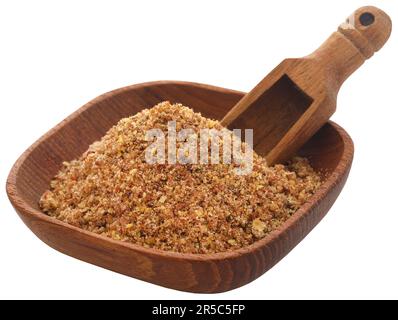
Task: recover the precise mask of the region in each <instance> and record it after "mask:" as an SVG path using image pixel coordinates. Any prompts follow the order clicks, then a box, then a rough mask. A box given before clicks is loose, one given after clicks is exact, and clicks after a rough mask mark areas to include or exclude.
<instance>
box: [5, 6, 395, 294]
mask: <svg viewBox="0 0 398 320" xmlns="http://www.w3.org/2000/svg"><path fill="white" fill-rule="evenodd" d="M367 4H369V3H366V2H364V1H360V0H358V1H357V0H350V1H349V0H345V1H330V0H329V1H315V0H314V1H305V0H301V1H282V0H278V1H247V0H245V1H232V0H229V1H214V0H211V1H205V0H202V1H172V0H168V1H148V0H145V1H140V2H138V1H137V2H135V1H98V0H95V1H70V0H69V1H42V0H36V1H18V0H17V1H15V0H14V1H7V2H6V1H2V2H1V4H0V121H1V123H0V130H1V132H0V137H1V138H0V141H1V146H0V150H1V151H0V152H1V166H0V179H1V184H2V185H3V187H2V191H1V193H0V197H1V198H0V200H1V208H2V209H1V215H0V223H1V231H0V298H110V299H113V298H120V299H124V298H126V299H149V298H153V299H156V298H158V299H163V298H168V299H196V298H208V299H277V298H288V299H290V298H303V299H307V298H319V299H323V298H343V299H344V298H398V289H397V288H398V273H397V270H398V248H397V247H398V231H397V230H398V209H397V208H398V206H397V186H398V174H397V159H398V153H397V142H396V137H397V133H398V127H397V125H396V119H397V117H398V111H397V107H398V106H397V100H396V97H397V89H398V88H397V71H398V70H397V62H396V61H397V56H398V41H397V40H398V39H397V33H396V32H393V34H392V36H391V38H390V40H389V43H387V45H386V46H385V47H384V48H383V50H382V51H381V52H379V53H377V54H376V55H375V56H374V57H372V58H371V60H370V61H368V62H367V63H366V64H365V65H364V66H363V67H361V69H359V70H358V71H357V72H356V73H355V74H354V75H352V77H351V78H350V79H349V80H348V81H347V82H346V83H345V85H344V87H343V88H342V90H341V92H340V94H339V99H338V109H337V112H336V114H335V115H334V116H333V120H334V121H336V122H338V123H339V124H340V125H342V126H343V127H344V128H345V129H346V130H347V131H348V132H349V133H350V135H351V136H352V138H353V140H354V142H355V147H356V153H355V160H354V164H353V168H352V172H351V175H350V177H349V180H348V182H347V185H346V187H345V189H344V190H343V192H342V194H341V196H340V197H339V199H338V200H337V202H336V204H335V205H334V206H333V208H332V209H331V210H330V212H329V214H328V215H327V217H326V218H325V219H324V220H323V221H322V222H321V223H320V224H319V225H318V227H316V228H315V229H314V231H313V232H311V233H310V235H309V236H308V237H307V238H306V239H305V240H304V241H302V242H301V243H300V244H299V245H298V246H297V247H296V248H295V249H294V250H293V251H292V252H291V253H290V254H289V255H288V256H287V257H286V258H284V259H283V260H282V261H281V262H280V263H279V264H278V265H277V266H275V267H274V268H273V269H272V270H270V271H269V272H267V273H266V274H265V275H264V276H262V277H261V278H259V279H257V280H256V281H254V282H252V283H250V284H248V285H246V286H244V287H242V288H239V289H236V290H233V291H230V292H227V293H223V294H217V295H195V294H190V293H184V292H177V291H174V290H170V289H165V288H161V287H158V286H155V285H152V284H148V283H145V282H142V281H139V280H135V279H132V278H128V277H125V276H122V275H119V274H117V273H113V272H111V271H107V270H104V269H101V268H99V267H96V266H93V265H90V264H87V263H84V262H81V261H78V260H76V259H73V258H70V257H67V256H65V255H63V254H61V253H58V252H56V251H54V250H53V249H51V248H49V247H48V246H46V245H45V244H43V243H42V242H41V241H40V240H38V239H37V238H36V237H35V236H34V235H33V233H31V232H30V231H29V230H28V229H27V228H26V227H25V225H24V224H23V223H22V221H21V220H20V219H19V218H18V216H17V214H16V213H15V212H14V210H13V209H12V207H11V205H10V203H9V201H8V199H7V197H6V193H5V181H6V177H7V174H8V172H9V170H10V169H11V166H12V164H13V163H14V161H15V160H16V159H17V157H18V156H19V155H20V154H21V153H22V152H23V151H24V150H25V149H26V148H27V147H28V146H29V145H30V144H31V143H33V142H34V141H35V140H36V139H37V138H39V137H40V136H41V135H42V134H44V133H45V132H46V131H47V130H48V129H50V128H51V127H53V126H54V125H55V124H57V123H58V122H60V121H61V120H62V119H64V118H65V117H66V116H67V115H69V114H70V113H71V112H73V111H74V110H76V109H77V108H78V107H80V106H81V105H83V104H84V103H86V102H87V101H89V100H91V99H92V98H94V97H96V96H97V95H99V94H101V93H103V92H106V91H109V90H111V89H115V88H118V87H121V86H125V85H129V84H134V83H139V82H144V81H152V80H161V79H172V80H187V81H195V82H203V83H208V84H213V85H217V86H222V87H227V88H233V89H238V90H246V91H247V90H250V89H251V88H252V87H253V86H254V85H255V84H256V83H257V82H258V81H259V80H260V79H262V77H263V76H265V75H266V74H267V73H268V72H269V71H270V70H271V69H272V68H273V67H274V66H276V65H277V64H278V63H279V62H280V61H281V60H282V59H283V58H285V57H300V56H303V55H306V54H308V53H310V52H311V51H312V50H314V49H315V48H316V47H317V46H318V45H320V44H321V42H323V40H325V39H326V38H327V37H328V36H329V34H330V33H331V32H332V31H334V30H335V29H336V28H337V26H338V25H339V23H340V22H342V21H343V20H344V19H345V18H346V16H348V15H349V14H350V13H351V12H352V11H354V10H355V9H356V8H357V7H360V6H362V5H367ZM371 4H373V5H376V6H379V7H380V8H382V9H384V10H385V11H386V12H388V13H389V14H390V15H391V17H392V19H393V21H395V22H396V23H397V22H398V1H396V0H383V1H381V0H378V1H377V0H373V2H372V3H371Z"/></svg>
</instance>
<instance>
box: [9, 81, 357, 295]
mask: <svg viewBox="0 0 398 320" xmlns="http://www.w3.org/2000/svg"><path fill="white" fill-rule="evenodd" d="M243 95H244V93H242V92H238V91H233V90H228V89H222V88H217V87H213V86H208V85H203V84H197V83H188V82H175V81H160V82H152V83H144V84H137V85H133V86H129V87H125V88H121V89H117V90H114V91H112V92H109V93H106V94H104V95H101V96H99V97H98V98H96V99H94V100H93V101H91V102H89V103H87V104H86V105H84V106H83V107H82V108H80V109H79V110H77V111H76V112H74V113H73V114H72V115H70V116H69V117H68V118H66V119H65V120H64V121H62V122H61V123H60V124H58V125H57V126H56V127H55V128H53V129H51V130H50V131H49V132H48V133H46V134H45V135H44V136H43V137H42V138H40V139H39V140H38V141H36V142H35V143H34V144H33V145H32V146H31V147H30V148H29V149H28V150H26V151H25V152H24V153H23V154H22V156H21V157H20V158H19V159H18V160H17V162H16V163H15V165H14V166H13V168H12V170H11V172H10V175H9V177H8V180H7V193H8V197H9V199H10V201H11V203H12V204H13V206H14V208H15V210H16V211H17V212H18V214H19V216H20V217H21V219H22V220H23V222H24V223H25V224H26V225H27V226H28V227H29V228H30V229H31V230H32V231H33V232H34V233H35V234H36V235H37V236H38V237H39V238H40V239H41V240H42V241H44V242H45V243H47V244H48V245H49V246H51V247H53V248H54V249H56V250H59V251H61V252H63V253H65V254H67V255H70V256H72V257H75V258H78V259H81V260H83V261H86V262H89V263H92V264H95V265H98V266H101V267H103V268H107V269H110V270H113V271H116V272H119V273H122V274H125V275H128V276H131V277H134V278H137V279H141V280H144V281H148V282H152V283H155V284H158V285H161V286H165V287H169V288H173V289H178V290H183V291H190V292H202V293H213V292H223V291H227V290H231V289H234V288H237V287H240V286H242V285H244V284H246V283H248V282H250V281H252V280H254V279H256V278H257V277H259V276H260V275H262V274H263V273H264V272H266V271H267V270H269V269H270V268H271V267H272V266H274V265H275V264H276V263H277V262H278V261H279V260H280V259H282V258H283V257H284V256H285V255H286V254H287V253H288V252H289V251H290V250H292V249H293V248H294V247H295V246H296V245H297V244H298V243H299V242H300V241H301V240H302V239H303V238H304V237H305V236H306V235H307V234H308V233H309V232H310V231H311V229H312V228H313V227H314V226H315V225H316V224H317V223H318V222H319V221H320V220H321V219H322V218H323V217H324V216H325V214H326V213H327V211H328V210H329V209H330V207H331V206H332V204H333V203H334V201H335V200H336V198H337V196H338V195H339V193H340V191H341V189H342V188H343V185H344V183H345V181H346V179H347V176H348V173H349V170H350V166H351V162H352V158H353V143H352V141H351V139H350V137H349V136H348V134H347V133H346V132H345V131H344V130H343V129H342V128H340V127H339V126H338V125H336V124H334V123H332V122H329V123H327V124H326V125H325V126H324V127H323V128H322V129H321V130H320V131H319V132H318V133H317V134H316V135H315V136H314V137H313V138H312V139H311V140H310V141H309V142H308V143H307V144H306V145H305V146H304V147H303V148H302V150H301V151H300V154H301V155H303V156H306V157H308V158H309V159H310V161H311V163H312V165H313V166H314V167H315V168H316V169H317V170H319V171H320V172H322V173H323V174H324V177H325V180H324V182H323V184H322V186H321V187H320V189H319V190H318V191H317V192H316V194H315V195H314V196H313V197H312V198H311V199H310V200H309V201H308V202H307V203H306V204H304V205H303V206H302V207H301V208H300V209H299V210H298V211H297V212H296V213H295V214H294V216H293V217H292V218H290V219H289V220H288V221H287V222H286V223H285V224H284V225H283V226H282V228H280V229H279V230H275V231H274V232H272V233H271V234H270V235H268V236H267V237H265V238H263V239H261V240H259V241H257V242H255V243H254V244H252V245H250V246H248V247H245V248H242V249H239V250H235V251H231V252H226V253H217V254H180V253H173V252H166V251H161V250H157V249H147V248H144V247H141V246H139V245H134V244H129V243H123V242H121V241H116V240H112V239H110V238H107V237H104V236H100V235H97V234H94V233H91V232H88V231H84V230H82V229H79V228H77V227H73V226H71V225H68V224H66V223H64V222H61V221H58V220H56V219H55V218H51V217H49V216H47V215H46V214H44V213H42V212H41V211H40V209H39V207H38V201H39V198H40V196H41V195H42V193H43V192H44V191H45V190H46V189H47V188H48V187H49V183H50V180H51V179H52V178H53V176H54V175H55V174H56V173H57V171H58V170H59V169H60V167H61V164H62V162H63V161H65V160H72V159H74V158H76V157H78V156H80V155H81V154H82V153H83V152H84V151H85V150H86V149H87V148H88V146H89V145H90V144H91V143H92V142H94V141H95V140H98V139H100V138H101V137H102V136H103V135H104V134H105V133H106V131H107V130H108V129H109V128H110V127H111V126H113V125H114V124H116V122H117V121H118V120H119V119H121V118H123V117H127V116H130V115H132V114H135V113H136V112H138V111H140V110H141V109H143V108H147V107H151V106H153V105H155V104H157V103H158V102H160V101H163V100H169V101H171V102H181V103H183V104H184V105H187V106H190V107H192V108H193V109H194V110H195V111H199V112H201V113H202V115H203V116H205V117H210V118H216V119H221V118H222V117H223V116H224V115H225V114H226V112H227V111H228V110H229V109H230V108H231V107H232V106H234V105H235V104H236V102H237V101H238V100H239V99H240V98H241V97H242V96H243Z"/></svg>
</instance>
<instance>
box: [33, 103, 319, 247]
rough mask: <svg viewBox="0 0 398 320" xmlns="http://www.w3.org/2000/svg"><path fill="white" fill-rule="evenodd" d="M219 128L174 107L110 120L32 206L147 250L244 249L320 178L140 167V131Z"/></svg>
mask: <svg viewBox="0 0 398 320" xmlns="http://www.w3.org/2000/svg"><path fill="white" fill-rule="evenodd" d="M168 121H176V123H177V130H180V129H182V128H192V129H194V130H195V131H199V129H201V128H216V129H221V128H222V127H221V125H220V124H219V122H217V121H214V120H210V119H207V118H204V117H202V116H201V115H200V114H199V113H194V112H193V111H192V110H191V109H189V108H187V107H184V106H182V105H180V104H173V105H172V104H170V103H168V102H163V103H160V104H158V105H157V106H155V107H153V108H151V109H146V110H143V111H141V112H140V113H138V114H136V115H134V116H132V117H129V118H125V119H122V120H120V121H119V123H118V124H117V125H115V126H114V127H113V128H111V129H110V130H109V131H108V133H107V134H106V135H105V136H104V137H103V138H102V139H101V140H100V141H98V142H95V143H94V144H92V145H91V146H90V148H89V149H88V150H87V151H86V152H85V153H84V154H83V155H82V156H81V157H80V158H79V159H78V160H73V161H71V162H65V163H64V166H63V168H62V169H61V170H60V172H59V173H58V174H57V176H56V177H55V178H54V179H53V181H52V182H51V187H50V190H48V191H46V192H45V193H44V194H43V195H42V197H41V199H40V207H41V209H42V210H43V211H44V212H45V213H47V214H48V215H50V216H52V217H55V218H57V219H59V220H62V221H64V222H67V223H69V224H71V225H74V226H77V227H80V228H82V229H85V230H89V231H91V232H95V233H97V234H101V235H104V236H107V237H111V238H113V239H117V240H120V241H125V242H131V243H134V244H138V245H142V246H144V247H149V248H158V249H163V250H169V251H175V252H184V253H216V252H223V251H229V250H234V249H237V248H241V247H244V246H247V245H250V244H252V243H253V242H255V241H256V240H258V239H261V238H263V237H264V236H266V235H267V234H268V233H269V232H270V231H272V230H274V229H276V228H278V227H279V226H280V225H281V224H282V223H283V222H285V221H286V220H287V219H288V218H289V217H291V216H292V215H293V214H294V212H295V211H296V210H297V209H298V208H299V207H300V206H301V205H302V204H303V203H304V202H306V201H307V200H308V199H309V197H311V195H312V194H313V193H314V192H315V191H316V189H317V188H318V187H319V185H320V181H321V180H320V177H319V175H318V174H317V173H316V172H315V171H314V170H313V169H312V168H311V166H310V165H309V164H308V162H307V160H306V159H303V158H295V159H293V160H291V162H290V163H289V164H287V165H286V166H284V165H275V166H273V167H268V166H267V165H266V163H265V160H264V159H263V158H262V157H260V156H258V155H257V154H254V156H253V171H252V172H251V173H250V174H248V175H237V174H235V173H234V172H233V168H234V167H235V165H234V164H214V165H213V164H212V165H205V164H188V165H182V164H175V165H172V164H155V165H152V164H148V163H146V161H145V149H146V148H147V146H148V145H149V144H150V142H148V141H146V139H145V132H146V131H147V130H149V129H153V128H159V129H161V130H163V131H164V132H167V123H168Z"/></svg>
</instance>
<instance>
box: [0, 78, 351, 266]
mask: <svg viewBox="0 0 398 320" xmlns="http://www.w3.org/2000/svg"><path fill="white" fill-rule="evenodd" d="M154 85H180V86H191V87H200V88H202V89H206V90H211V91H217V92H224V93H235V94H239V95H242V94H245V92H242V91H237V90H232V89H227V88H222V87H217V86H213V85H208V84H203V83H196V82H188V81H173V80H161V81H151V82H144V83H138V84H133V85H129V86H125V87H122V88H118V89H115V90H112V91H109V92H106V93H104V94H101V95H99V96H98V97H96V98H94V99H92V100H90V101H89V102H87V103H86V104H84V105H83V106H82V107H80V108H79V109H77V110H76V111H74V112H73V113H71V114H70V115H69V116H67V117H66V118H65V119H64V120H63V121H61V122H60V123H58V124H57V125H56V126H54V127H53V128H52V129H50V130H49V131H47V132H46V133H45V134H44V135H42V136H41V137H40V138H39V139H37V140H36V141H35V142H34V143H33V144H32V145H31V146H30V147H28V148H27V149H26V150H25V151H24V152H23V153H22V155H21V156H20V157H19V158H18V159H17V161H16V162H15V163H14V165H13V167H12V169H11V171H10V173H9V175H8V178H7V182H6V191H7V195H8V198H9V200H10V202H11V203H12V205H13V206H14V207H15V209H16V210H17V211H19V212H23V213H25V214H28V215H30V216H32V217H34V218H36V219H38V220H41V221H43V222H47V223H50V224H54V225H57V226H58V227H62V228H66V229H68V230H69V231H74V232H78V233H81V234H83V235H85V236H88V237H93V238H95V239H97V240H98V241H105V242H109V243H110V244H112V245H116V246H121V247H124V248H125V249H128V250H131V251H134V252H135V253H138V254H142V255H146V256H148V255H149V256H157V257H163V258H168V259H177V260H190V261H217V260H225V259H231V258H237V257H240V256H242V255H245V254H249V253H252V252H255V251H257V250H259V249H261V248H262V247H265V246H267V245H268V244H269V243H271V242H273V241H275V240H277V239H278V238H279V237H281V236H282V235H283V234H285V233H286V232H287V231H288V230H289V229H291V228H292V227H293V226H294V225H295V224H296V223H297V222H298V221H299V220H300V219H302V218H303V217H305V216H306V215H307V214H309V213H310V212H311V211H312V209H313V208H315V207H316V205H317V203H319V202H320V201H321V200H322V199H323V198H325V197H326V196H327V194H328V193H329V191H330V190H331V189H332V188H333V186H335V185H337V184H338V182H339V181H340V180H341V179H342V177H343V176H344V174H345V173H346V172H347V171H348V170H349V169H350V166H351V162H352V159H353V152H354V144H353V141H352V139H351V137H350V136H349V135H348V133H347V132H346V131H345V130H344V129H343V128H342V127H340V126H339V125H337V124H336V123H334V122H333V121H328V124H329V125H331V126H332V127H333V129H334V130H335V131H336V132H337V133H338V134H339V136H340V138H341V140H342V143H343V152H342V155H341V158H340V160H339V162H338V164H337V166H336V168H335V170H333V172H332V173H331V174H330V175H329V176H328V177H327V178H326V179H325V180H324V181H323V183H322V184H321V186H320V187H319V189H318V190H317V191H316V192H315V193H314V195H312V196H311V198H310V199H309V200H308V201H307V202H306V203H304V204H303V205H302V206H301V207H300V208H299V209H298V210H297V211H296V212H295V213H294V215H293V216H292V217H291V218H289V219H288V220H287V221H286V222H284V223H283V224H282V225H281V227H279V228H277V229H275V230H273V231H272V232H270V233H269V234H268V235H267V236H265V237H264V238H262V239H260V240H258V241H255V242H254V243H252V244H251V245H249V246H245V247H242V248H238V249H235V250H231V251H224V252H218V253H198V254H196V253H179V252H173V251H166V250H161V249H156V248H146V247H143V246H141V245H138V244H134V243H129V242H122V241H120V240H114V239H112V238H109V237H106V236H103V235H99V234H96V233H93V232H90V231H86V230H83V229H81V228H79V227H75V226H72V225H70V224H68V223H66V222H63V221H60V220H58V219H56V218H54V217H50V216H48V215H46V214H45V213H43V212H42V211H40V210H38V209H35V208H33V207H31V206H30V205H29V204H27V203H26V202H25V201H24V199H23V197H22V196H21V195H20V194H19V192H18V187H17V175H18V172H19V169H20V168H21V166H22V164H23V163H24V162H25V160H26V159H27V158H28V157H29V156H30V154H31V153H32V151H33V150H34V149H35V148H36V147H37V146H39V145H40V144H41V143H42V142H43V141H45V140H46V139H48V138H49V137H51V136H52V135H54V134H55V133H56V132H57V131H58V130H59V129H61V128H63V127H64V126H65V125H66V124H67V123H69V122H70V121H72V120H74V119H76V118H77V117H78V116H79V115H80V114H81V113H83V112H84V111H85V110H87V109H89V108H91V107H92V106H94V105H96V104H97V103H98V102H101V101H103V100H105V99H108V98H110V97H112V96H114V95H116V94H120V93H123V92H125V91H130V90H134V89H137V88H144V87H150V86H154Z"/></svg>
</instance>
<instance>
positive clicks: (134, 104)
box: [15, 82, 344, 209]
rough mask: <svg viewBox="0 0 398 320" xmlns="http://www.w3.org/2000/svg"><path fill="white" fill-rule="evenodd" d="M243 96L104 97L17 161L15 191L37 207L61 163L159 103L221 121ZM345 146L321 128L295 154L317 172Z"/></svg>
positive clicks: (151, 89)
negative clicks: (180, 106) (121, 122)
mask: <svg viewBox="0 0 398 320" xmlns="http://www.w3.org/2000/svg"><path fill="white" fill-rule="evenodd" d="M243 94H244V93H241V92H237V91H232V90H227V89H222V88H217V87H212V86H207V85H200V84H193V83H183V82H155V83H147V84H141V85H133V86H130V87H126V88H121V89H117V90H115V91H112V92H109V93H106V94H104V95H102V96H100V97H98V98H96V99H94V100H93V101H91V102H89V103H88V104H86V105H85V106H83V107H82V108H80V109H79V110H78V111H76V112H75V113H73V114H72V115H71V116H69V117H68V118H67V119H65V120H64V121H63V122H61V123H60V124H59V125H57V126H56V127H55V128H53V129H52V130H51V131H50V132H48V133H47V134H45V135H44V136H43V137H42V138H40V139H39V140H38V141H37V142H36V143H35V144H34V145H32V147H31V148H30V149H29V150H28V151H27V152H25V153H24V155H22V157H21V158H20V159H19V161H18V164H17V166H18V171H17V172H16V181H15V182H16V187H17V190H18V193H19V194H20V195H21V196H22V197H23V199H24V201H25V202H26V204H27V205H29V206H31V207H32V208H35V209H38V201H39V199H40V197H41V195H42V193H43V192H44V191H45V190H46V189H48V187H49V183H50V180H51V179H52V178H53V176H54V175H55V174H56V173H57V172H58V170H59V169H60V167H61V164H62V162H63V161H68V160H72V159H74V158H77V157H79V156H80V155H81V154H82V153H83V152H84V151H85V150H86V149H87V148H88V146H89V145H90V144H91V143H93V142H94V141H96V140H98V139H100V138H101V137H102V136H103V135H104V134H105V133H106V132H107V130H108V129H109V128H110V127H112V126H113V125H115V124H116V123H117V122H118V121H119V120H120V119H121V118H123V117H127V116H130V115H133V114H135V113H137V112H139V111H140V110H142V109H144V108H148V107H151V106H153V105H155V104H157V103H159V102H161V101H164V100H169V101H171V102H180V103H182V104H184V105H186V106H189V107H191V108H193V109H194V110H195V111H197V112H201V113H202V115H203V116H205V117H209V118H214V119H222V117H223V116H224V115H225V114H226V113H227V112H228V111H229V109H230V108H232V107H233V106H234V104H235V103H237V102H238V100H239V99H240V98H241V97H242V96H243ZM343 151H344V142H343V139H342V137H341V136H340V134H339V132H338V131H337V130H336V129H335V128H334V127H333V125H332V124H330V123H328V124H326V125H325V126H324V127H323V128H322V129H321V130H320V131H319V132H318V133H317V134H316V135H315V136H314V137H313V138H312V139H311V140H310V141H309V142H308V143H307V144H306V145H305V146H304V147H303V148H302V149H301V150H300V151H299V154H300V155H302V156H306V157H308V158H309V159H310V162H311V164H312V165H313V166H314V167H315V169H317V170H318V171H319V172H321V173H323V174H327V173H328V172H332V171H333V170H334V169H335V168H336V166H337V165H338V163H339V161H340V159H341V156H342V153H343Z"/></svg>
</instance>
